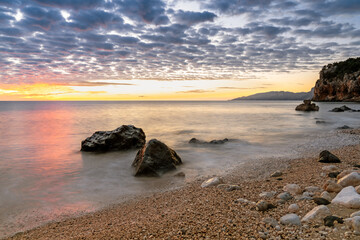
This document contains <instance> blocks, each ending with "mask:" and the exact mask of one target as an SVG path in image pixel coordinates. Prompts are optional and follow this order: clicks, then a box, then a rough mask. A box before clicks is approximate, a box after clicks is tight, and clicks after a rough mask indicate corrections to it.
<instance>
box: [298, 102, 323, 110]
mask: <svg viewBox="0 0 360 240" xmlns="http://www.w3.org/2000/svg"><path fill="white" fill-rule="evenodd" d="M295 110H296V111H305V112H310V111H319V106H316V105H315V103H311V100H304V103H302V104H300V105H298V106H297V107H296V108H295Z"/></svg>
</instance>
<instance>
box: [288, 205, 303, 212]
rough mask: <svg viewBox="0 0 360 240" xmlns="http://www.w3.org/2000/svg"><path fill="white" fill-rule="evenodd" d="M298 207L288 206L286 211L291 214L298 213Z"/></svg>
mask: <svg viewBox="0 0 360 240" xmlns="http://www.w3.org/2000/svg"><path fill="white" fill-rule="evenodd" d="M299 209H300V208H299V206H298V205H297V204H296V203H293V204H290V206H289V207H288V211H289V212H291V213H296V212H298V211H299Z"/></svg>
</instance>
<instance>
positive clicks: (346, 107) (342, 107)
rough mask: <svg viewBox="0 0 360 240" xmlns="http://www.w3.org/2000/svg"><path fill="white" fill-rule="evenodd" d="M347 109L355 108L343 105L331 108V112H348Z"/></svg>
mask: <svg viewBox="0 0 360 240" xmlns="http://www.w3.org/2000/svg"><path fill="white" fill-rule="evenodd" d="M346 111H353V109H351V108H349V107H348V106H346V105H343V106H341V107H336V108H333V109H332V110H330V111H329V112H346Z"/></svg>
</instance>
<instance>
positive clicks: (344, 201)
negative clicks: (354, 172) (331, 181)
mask: <svg viewBox="0 0 360 240" xmlns="http://www.w3.org/2000/svg"><path fill="white" fill-rule="evenodd" d="M331 203H333V204H339V205H342V206H344V207H346V208H355V209H359V208H360V195H359V194H358V193H357V192H356V190H355V188H354V187H353V186H349V187H346V188H343V189H342V190H341V191H340V192H339V193H338V194H337V195H336V197H335V198H334V199H333V200H332V201H331Z"/></svg>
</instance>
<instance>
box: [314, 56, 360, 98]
mask: <svg viewBox="0 0 360 240" xmlns="http://www.w3.org/2000/svg"><path fill="white" fill-rule="evenodd" d="M359 78H360V58H349V59H348V60H346V61H343V62H337V63H333V64H328V65H326V66H324V67H323V68H322V70H321V71H320V79H319V80H318V81H317V82H316V84H315V89H314V97H313V100H314V101H349V102H356V101H360V81H359Z"/></svg>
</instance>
